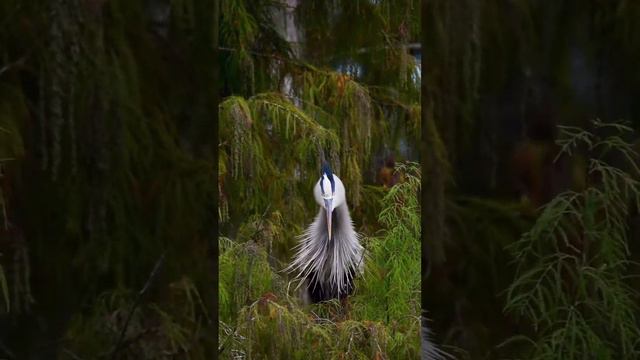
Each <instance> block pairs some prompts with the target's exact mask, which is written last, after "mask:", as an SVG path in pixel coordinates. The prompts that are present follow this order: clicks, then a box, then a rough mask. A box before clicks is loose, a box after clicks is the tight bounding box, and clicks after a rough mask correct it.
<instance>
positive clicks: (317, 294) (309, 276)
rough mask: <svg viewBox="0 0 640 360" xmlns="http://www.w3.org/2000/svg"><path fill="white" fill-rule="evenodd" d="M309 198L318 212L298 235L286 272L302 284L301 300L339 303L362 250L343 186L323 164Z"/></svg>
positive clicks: (359, 262)
mask: <svg viewBox="0 0 640 360" xmlns="http://www.w3.org/2000/svg"><path fill="white" fill-rule="evenodd" d="M313 195H314V198H315V200H316V202H317V203H318V205H320V211H319V212H318V215H316V218H315V220H314V221H313V222H312V223H311V225H309V227H307V229H306V230H305V231H304V233H303V234H302V235H301V236H300V238H299V241H300V242H299V243H298V245H297V246H296V248H295V251H296V252H295V256H294V259H293V261H292V263H291V264H290V265H289V266H288V267H287V270H288V271H290V272H293V273H295V274H296V275H297V277H298V278H299V279H301V280H303V281H304V282H305V283H306V294H305V297H308V298H309V300H311V301H312V302H314V303H316V302H320V301H325V300H330V299H341V300H342V299H344V298H345V297H346V296H347V295H350V294H351V292H352V291H353V278H354V276H355V275H356V274H357V273H359V272H362V266H363V265H362V258H363V248H362V245H360V236H359V235H358V233H357V232H356V230H355V229H354V226H353V222H352V221H351V216H350V215H349V208H348V207H347V198H346V192H345V189H344V185H343V184H342V181H340V178H338V176H336V175H335V174H333V173H332V172H331V168H330V167H329V165H328V164H327V163H324V164H323V166H322V172H321V175H320V179H319V180H318V182H317V183H316V185H315V187H314V189H313Z"/></svg>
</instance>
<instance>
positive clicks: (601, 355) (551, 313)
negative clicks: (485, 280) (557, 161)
mask: <svg viewBox="0 0 640 360" xmlns="http://www.w3.org/2000/svg"><path fill="white" fill-rule="evenodd" d="M593 126H594V131H592V132H590V131H587V130H582V129H579V128H575V127H562V128H561V130H562V132H563V135H564V137H563V139H561V140H560V141H559V145H561V146H562V152H561V154H560V155H559V156H561V155H564V154H567V155H570V154H572V153H573V152H576V151H581V150H584V151H586V152H587V154H588V155H589V156H590V157H591V160H590V161H589V167H588V175H589V183H588V186H587V188H586V189H585V190H584V191H581V192H575V191H568V192H565V193H562V194H560V195H558V196H557V197H556V198H555V199H553V200H552V201H551V202H550V203H548V204H547V205H545V206H544V209H543V210H542V213H541V214H540V216H539V217H538V219H537V221H536V223H535V225H534V226H533V228H532V229H531V230H530V231H529V232H527V233H526V234H525V235H523V236H522V238H521V239H520V240H519V241H518V242H516V243H514V244H513V245H512V246H511V250H512V252H513V254H514V256H515V261H516V263H517V272H516V277H515V279H514V281H513V283H512V284H511V286H510V287H509V289H508V290H507V305H506V307H505V311H507V312H509V313H513V314H514V315H518V316H520V317H522V318H523V319H524V320H526V321H528V322H529V323H530V324H531V325H532V327H533V334H534V335H533V336H532V337H530V338H528V340H529V342H530V343H531V344H532V345H531V346H530V351H529V353H528V356H527V357H528V358H531V359H584V358H585V357H588V358H597V359H636V358H638V356H639V355H640V324H639V323H638V318H637V316H636V315H637V314H638V311H639V310H640V309H639V308H638V303H637V301H636V300H637V297H638V293H637V291H636V290H635V289H633V288H632V287H631V286H630V283H629V280H628V277H629V276H631V275H632V274H634V273H635V271H634V270H632V269H633V268H634V267H635V264H632V263H631V262H630V260H629V256H630V253H629V249H628V242H629V238H628V231H629V229H628V225H627V220H628V216H629V213H630V211H631V209H633V208H636V209H638V205H639V204H640V181H639V180H638V178H639V176H640V171H639V168H638V162H637V153H636V152H635V151H634V150H633V147H632V144H630V143H628V142H626V141H625V140H624V137H625V135H629V134H631V133H632V129H631V128H629V127H627V126H626V125H622V124H607V123H602V122H600V121H594V122H593ZM514 339H519V338H514Z"/></svg>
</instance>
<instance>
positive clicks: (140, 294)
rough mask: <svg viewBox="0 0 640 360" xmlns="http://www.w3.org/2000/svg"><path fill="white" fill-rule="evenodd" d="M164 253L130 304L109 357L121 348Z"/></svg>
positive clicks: (162, 261) (158, 268)
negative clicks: (134, 314)
mask: <svg viewBox="0 0 640 360" xmlns="http://www.w3.org/2000/svg"><path fill="white" fill-rule="evenodd" d="M165 254H166V253H162V255H161V256H160V258H159V259H158V261H156V264H155V266H154V267H153V270H152V271H151V274H150V275H149V278H148V279H147V282H146V283H145V284H144V286H143V287H142V289H141V290H140V291H139V292H138V296H137V297H136V299H135V301H134V302H133V305H131V310H129V314H128V315H127V320H126V321H125V323H124V327H123V328H122V331H121V332H120V337H119V338H118V342H117V343H116V345H115V346H114V348H113V352H112V353H111V358H112V359H115V358H116V355H117V354H118V351H120V349H121V348H122V343H123V340H124V337H125V334H126V333H127V328H128V327H129V323H130V322H131V318H132V317H133V313H134V312H135V311H136V308H137V307H138V305H139V304H140V301H141V300H142V296H143V295H144V294H145V293H146V292H147V290H148V289H149V286H151V283H152V282H153V280H154V279H155V277H156V275H157V274H158V270H160V267H161V266H162V264H163V263H164V256H165Z"/></svg>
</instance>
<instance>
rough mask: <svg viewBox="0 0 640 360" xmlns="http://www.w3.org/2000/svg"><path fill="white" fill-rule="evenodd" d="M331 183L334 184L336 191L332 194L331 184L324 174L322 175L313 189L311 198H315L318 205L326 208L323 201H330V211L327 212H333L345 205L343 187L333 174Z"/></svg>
mask: <svg viewBox="0 0 640 360" xmlns="http://www.w3.org/2000/svg"><path fill="white" fill-rule="evenodd" d="M320 182H322V188H321V187H320ZM333 182H334V183H335V188H336V191H335V192H334V193H333V194H332V193H331V182H330V181H329V179H328V178H327V176H326V175H324V174H323V175H322V177H321V178H320V180H318V182H317V183H316V186H315V187H314V188H313V196H314V197H315V199H316V203H318V205H320V206H322V207H323V208H326V206H325V203H326V202H325V200H326V199H331V205H332V209H329V210H333V209H335V208H337V207H338V206H341V205H343V204H345V203H346V197H345V191H344V185H342V181H340V178H338V176H336V174H333ZM322 189H324V191H325V193H324V194H323V193H322Z"/></svg>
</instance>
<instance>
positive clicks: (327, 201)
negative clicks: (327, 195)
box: [324, 199, 333, 240]
mask: <svg viewBox="0 0 640 360" xmlns="http://www.w3.org/2000/svg"><path fill="white" fill-rule="evenodd" d="M324 209H325V211H326V214H327V232H328V233H329V240H331V218H332V216H331V213H332V212H333V200H332V199H325V200H324Z"/></svg>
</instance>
